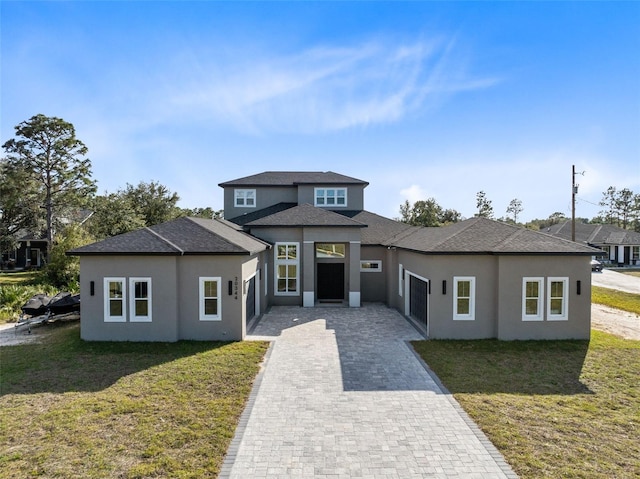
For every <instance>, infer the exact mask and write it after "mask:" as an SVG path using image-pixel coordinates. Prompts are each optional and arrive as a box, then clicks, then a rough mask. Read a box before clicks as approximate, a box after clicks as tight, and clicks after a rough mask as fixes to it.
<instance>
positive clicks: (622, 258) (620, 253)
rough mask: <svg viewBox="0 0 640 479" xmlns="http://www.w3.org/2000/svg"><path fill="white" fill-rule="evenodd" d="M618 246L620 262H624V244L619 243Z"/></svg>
mask: <svg viewBox="0 0 640 479" xmlns="http://www.w3.org/2000/svg"><path fill="white" fill-rule="evenodd" d="M616 248H618V255H617V258H618V264H621V263H622V264H624V246H623V245H618V246H616Z"/></svg>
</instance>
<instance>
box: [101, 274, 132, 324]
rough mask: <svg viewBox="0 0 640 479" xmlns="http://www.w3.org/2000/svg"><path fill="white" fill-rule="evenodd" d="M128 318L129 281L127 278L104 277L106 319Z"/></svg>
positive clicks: (116, 321) (106, 320)
mask: <svg viewBox="0 0 640 479" xmlns="http://www.w3.org/2000/svg"><path fill="white" fill-rule="evenodd" d="M126 320H127V283H126V280H125V278H104V321H105V322H114V323H123V322H125V321H126Z"/></svg>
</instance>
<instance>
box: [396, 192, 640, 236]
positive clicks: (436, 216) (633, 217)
mask: <svg viewBox="0 0 640 479" xmlns="http://www.w3.org/2000/svg"><path fill="white" fill-rule="evenodd" d="M599 205H600V206H602V207H603V209H602V210H601V211H600V212H599V215H598V216H596V217H594V218H592V219H588V218H576V219H577V220H578V221H580V222H583V223H594V224H612V225H615V226H618V227H620V228H624V229H633V230H635V231H638V232H640V194H637V193H634V192H633V191H631V190H630V189H628V188H623V189H620V190H618V189H617V188H616V187H614V186H610V187H609V188H608V189H607V191H605V192H603V193H602V200H601V201H600V203H599ZM476 209H477V212H476V213H475V215H474V216H481V217H484V218H490V219H497V220H498V221H502V222H505V223H511V224H516V225H520V226H525V227H526V228H529V229H533V230H542V229H545V228H548V227H549V226H552V225H554V224H557V223H560V222H562V221H566V220H568V218H567V217H566V216H565V215H564V213H561V212H555V213H552V214H551V215H549V217H548V218H545V219H534V220H531V221H529V222H527V223H524V224H523V223H520V222H519V221H518V218H519V215H520V213H522V212H523V211H524V206H523V205H522V201H520V200H519V199H517V198H514V199H513V200H511V201H510V202H509V205H508V206H507V209H506V214H507V215H506V216H503V217H500V218H495V216H494V210H493V205H492V202H491V200H490V199H488V198H487V194H486V193H485V192H484V191H479V192H478V193H477V194H476ZM397 219H398V220H399V221H402V222H403V223H408V224H410V225H413V226H432V227H433V226H445V225H448V224H451V223H456V222H458V221H460V220H461V219H462V215H461V214H460V213H459V212H458V211H456V210H454V209H447V208H443V207H442V206H440V205H439V204H438V202H437V201H436V199H435V198H428V199H426V200H418V201H416V202H415V203H413V204H411V203H410V202H409V201H408V200H406V201H405V202H404V203H402V204H401V205H400V217H399V218H397Z"/></svg>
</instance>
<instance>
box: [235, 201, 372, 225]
mask: <svg viewBox="0 0 640 479" xmlns="http://www.w3.org/2000/svg"><path fill="white" fill-rule="evenodd" d="M244 226H245V227H246V228H269V227H287V228H302V227H305V228H313V227H316V228H333V227H342V228H345V227H346V228H349V227H351V228H353V227H355V228H365V227H366V226H367V225H366V224H363V223H361V222H359V221H356V220H352V219H351V218H348V217H346V216H344V215H341V214H338V213H335V212H333V211H330V210H325V209H323V208H316V207H315V206H312V205H310V204H308V203H304V204H301V205H299V206H294V207H293V208H289V209H286V210H284V211H280V212H278V213H275V214H272V215H269V216H265V217H263V218H260V219H258V220H255V221H251V222H249V223H245V224H244Z"/></svg>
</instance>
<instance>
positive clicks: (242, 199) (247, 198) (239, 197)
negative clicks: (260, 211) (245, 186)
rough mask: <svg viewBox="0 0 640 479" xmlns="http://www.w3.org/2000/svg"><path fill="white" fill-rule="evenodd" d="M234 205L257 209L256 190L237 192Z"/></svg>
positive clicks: (235, 192)
mask: <svg viewBox="0 0 640 479" xmlns="http://www.w3.org/2000/svg"><path fill="white" fill-rule="evenodd" d="M234 198H235V202H234V205H235V206H236V207H238V208H255V206H256V190H235V191H234Z"/></svg>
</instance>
